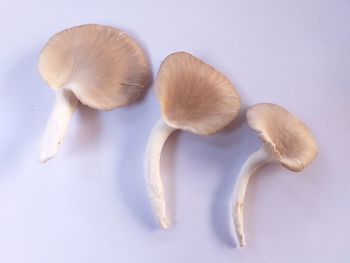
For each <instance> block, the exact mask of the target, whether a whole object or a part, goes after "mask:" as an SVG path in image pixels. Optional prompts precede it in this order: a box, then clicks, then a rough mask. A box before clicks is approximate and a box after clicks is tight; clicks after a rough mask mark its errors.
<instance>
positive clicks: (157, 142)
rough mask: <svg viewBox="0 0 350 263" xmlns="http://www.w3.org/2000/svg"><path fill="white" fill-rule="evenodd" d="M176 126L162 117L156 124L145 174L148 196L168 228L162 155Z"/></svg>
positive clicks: (157, 216)
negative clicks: (162, 174)
mask: <svg viewBox="0 0 350 263" xmlns="http://www.w3.org/2000/svg"><path fill="white" fill-rule="evenodd" d="M175 130H176V129H175V128H172V127H170V126H169V125H167V124H166V123H165V122H164V121H163V119H160V120H159V121H158V122H157V124H156V125H155V126H154V128H153V130H152V133H151V136H150V138H149V141H148V145H147V149H146V156H145V175H146V183H147V188H148V196H149V199H150V202H151V205H152V208H153V211H154V213H155V216H156V219H157V221H158V223H159V225H160V226H161V227H162V228H164V229H167V228H168V227H169V226H170V224H169V220H168V217H167V212H166V202H165V196H164V190H163V183H162V179H161V177H160V155H161V152H162V149H163V145H164V143H165V141H166V140H167V138H168V137H169V135H170V134H171V133H172V132H173V131H175Z"/></svg>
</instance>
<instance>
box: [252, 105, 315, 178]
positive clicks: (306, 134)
mask: <svg viewBox="0 0 350 263" xmlns="http://www.w3.org/2000/svg"><path fill="white" fill-rule="evenodd" d="M246 117H247V122H248V124H249V126H250V127H251V128H252V129H253V130H255V131H256V132H258V135H259V137H260V138H261V140H262V141H263V142H264V143H265V144H267V145H268V146H270V147H269V148H270V149H272V151H273V153H274V154H275V156H276V157H277V159H278V160H279V161H280V162H281V164H282V165H283V166H284V167H286V168H287V169H289V170H291V171H294V172H300V171H301V170H303V169H304V168H305V167H306V166H307V165H309V164H310V163H311V162H312V161H313V160H314V159H315V157H316V155H317V151H318V147H317V144H316V141H315V139H314V138H313V136H312V134H311V132H310V130H309V129H308V128H307V126H306V125H305V124H304V123H303V122H301V121H300V120H299V119H297V118H296V117H294V116H293V115H292V114H291V113H289V112H288V111H287V110H286V109H284V108H282V107H281V106H278V105H276V104H271V103H261V104H257V105H255V106H253V107H251V108H250V109H249V110H248V111H247V113H246Z"/></svg>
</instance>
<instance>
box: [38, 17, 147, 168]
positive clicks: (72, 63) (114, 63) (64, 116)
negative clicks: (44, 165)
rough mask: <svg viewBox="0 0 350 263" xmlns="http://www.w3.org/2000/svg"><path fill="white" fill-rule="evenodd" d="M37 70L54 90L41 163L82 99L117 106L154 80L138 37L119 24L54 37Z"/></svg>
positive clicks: (52, 151) (87, 27) (133, 98)
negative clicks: (132, 36)
mask: <svg viewBox="0 0 350 263" xmlns="http://www.w3.org/2000/svg"><path fill="white" fill-rule="evenodd" d="M38 68H39V72H40V74H41V76H42V78H43V79H44V80H45V81H46V82H47V84H48V85H49V86H50V87H51V88H52V89H53V90H54V92H55V94H56V101H55V105H54V107H53V110H52V113H51V115H50V118H49V120H48V123H47V126H46V129H45V132H44V135H43V137H42V139H41V142H40V149H39V161H40V162H46V161H48V160H49V159H51V158H53V157H54V156H55V155H56V153H57V151H58V148H59V146H60V145H61V144H62V142H63V138H64V135H65V133H66V131H67V127H68V124H69V120H70V119H71V116H72V114H73V112H74V111H75V109H76V107H77V103H78V101H80V102H81V103H83V104H85V105H87V106H89V107H91V108H94V109H97V110H113V109H116V108H119V107H123V106H126V105H129V104H131V103H133V102H134V101H136V100H137V99H138V98H139V97H140V95H141V94H142V92H143V91H144V90H145V88H146V87H147V85H148V82H149V80H150V69H149V65H148V61H147V59H146V57H145V54H144V52H143V50H142V49H141V48H140V46H138V45H137V44H136V43H135V41H134V40H132V39H131V38H130V37H129V36H128V35H127V34H125V33H124V32H122V31H120V30H118V29H116V28H112V27H109V26H102V25H93V24H91V25H81V26H77V27H73V28H70V29H66V30H64V31H62V32H59V33H57V34H55V35H54V36H52V37H51V38H50V40H49V41H48V43H47V44H46V46H45V47H44V48H43V50H42V51H41V54H40V57H39V65H38Z"/></svg>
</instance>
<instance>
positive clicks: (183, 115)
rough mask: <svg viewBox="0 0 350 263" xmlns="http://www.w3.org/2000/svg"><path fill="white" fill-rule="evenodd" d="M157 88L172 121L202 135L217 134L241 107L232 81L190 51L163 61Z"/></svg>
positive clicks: (168, 120)
mask: <svg viewBox="0 0 350 263" xmlns="http://www.w3.org/2000/svg"><path fill="white" fill-rule="evenodd" d="M156 92H157V95H158V98H159V101H160V105H161V109H162V113H163V116H164V120H165V122H166V123H167V124H168V125H170V126H172V127H174V128H179V129H183V130H189V131H192V132H194V133H197V134H200V135H210V134H214V133H216V132H217V131H219V130H221V129H222V128H224V127H225V126H227V125H228V124H229V123H230V122H231V121H232V120H233V119H234V118H235V117H236V115H237V113H238V111H239V108H240V101H239V96H238V94H237V92H236V91H235V89H234V87H233V86H232V84H231V83H230V81H229V80H228V79H227V78H226V77H225V76H224V75H222V74H221V73H220V72H218V71H217V70H215V69H214V68H213V67H211V66H210V65H208V64H206V63H204V62H203V61H201V60H200V59H198V58H196V57H194V56H192V55H191V54H189V53H186V52H177V53H173V54H171V55H169V56H168V57H167V58H166V59H165V60H164V61H163V63H162V64H161V67H160V69H159V72H158V76H157V81H156Z"/></svg>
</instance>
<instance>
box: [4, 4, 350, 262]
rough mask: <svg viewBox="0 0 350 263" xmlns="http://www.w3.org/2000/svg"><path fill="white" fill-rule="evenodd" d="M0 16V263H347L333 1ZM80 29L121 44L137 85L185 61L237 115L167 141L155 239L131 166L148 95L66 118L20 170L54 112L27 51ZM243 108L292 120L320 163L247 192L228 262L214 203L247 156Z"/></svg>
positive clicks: (258, 182) (345, 29)
mask: <svg viewBox="0 0 350 263" xmlns="http://www.w3.org/2000/svg"><path fill="white" fill-rule="evenodd" d="M0 10H1V16H0V32H1V35H2V37H1V41H0V105H1V111H0V120H1V127H0V135H1V136H0V262H3V263H12V262H16V263H17V262H21V263H22V262H25V263H34V262H35V263H47V262H50V263H56V262H57V263H58V262H63V263H71V262H84V263H88V262H91V263H92V262H93V263H95V262H153V263H157V262H169V263H172V262H176V263H178V262H291V263H292V262H299V263H300V262H350V223H349V222H350V190H349V186H350V173H349V166H350V161H349V158H350V150H349V149H350V132H349V129H350V103H349V102H350V101H349V100H350V88H349V85H350V2H349V1H344V0H343V1H341V0H329V1H320V0H317V1H316V0H315V1H304V0H300V1H278V0H276V1H253V0H249V1H188V0H186V1H185V0H182V1H172V2H170V1H155V0H154V1H148V2H146V1H142V2H141V1H115V0H109V1H88V0H84V1H83V0H78V1H59V0H56V1H46V0H31V1H19V0H11V1H4V0H1V3H0ZM84 23H100V24H106V25H110V26H115V27H118V28H120V29H122V30H125V31H126V32H127V33H129V34H130V35H131V36H133V37H134V38H135V39H136V40H138V42H139V43H140V44H141V45H142V46H143V47H144V48H145V50H146V51H147V53H148V56H149V59H150V61H151V65H152V69H153V76H155V74H156V72H157V70H158V67H159V65H160V63H161V61H162V60H163V59H164V58H165V57H166V56H167V55H168V54H170V53H172V52H175V51H181V50H185V51H188V52H191V53H192V54H194V55H196V56H198V57H200V58H201V59H203V60H205V61H206V62H208V63H209V64H212V65H213V66H214V67H216V68H217V69H218V70H220V71H221V72H222V73H224V74H225V75H226V76H227V77H228V78H229V79H230V80H231V81H232V82H233V83H234V85H235V86H236V88H237V91H238V92H239V94H240V96H241V100H242V103H243V105H242V111H241V112H242V113H241V116H240V117H239V118H238V120H237V121H236V122H235V123H234V124H233V125H231V126H230V127H229V128H228V129H226V130H225V131H224V132H222V133H220V134H218V135H216V136H212V137H200V136H196V135H193V134H189V133H185V132H178V133H175V135H173V136H172V137H171V138H170V139H169V141H168V142H167V144H166V147H165V148H164V152H163V156H162V166H161V168H162V175H163V177H164V180H165V181H166V184H167V187H166V190H167V198H168V202H169V204H170V213H171V217H172V221H173V224H174V226H173V228H172V229H171V230H169V231H162V230H159V229H157V227H156V225H155V223H154V220H153V217H152V213H151V209H150V206H149V203H148V200H147V194H146V188H145V182H144V177H143V169H142V162H143V155H144V151H145V146H146V143H147V139H148V136H149V134H150V131H151V129H152V127H153V125H154V124H155V123H156V121H157V119H158V118H159V117H160V111H159V104H158V101H157V99H156V97H155V93H154V88H153V86H151V87H150V90H149V92H148V93H147V95H146V97H145V98H144V100H142V101H140V102H139V103H137V104H134V105H132V106H130V107H127V108H124V109H119V110H115V111H111V112H97V111H95V110H92V109H89V108H86V107H80V109H79V110H78V111H77V112H76V113H75V115H74V117H73V119H72V121H71V125H70V129H69V132H68V134H67V137H66V140H65V142H64V144H63V146H62V148H61V150H60V152H59V154H58V156H57V158H56V159H54V160H52V161H50V162H49V163H48V164H46V165H43V164H38V163H37V162H36V154H37V143H38V140H39V138H40V135H41V134H42V132H43V130H44V127H45V123H46V120H47V118H48V116H49V113H50V110H51V107H52V105H53V101H54V94H53V92H52V91H51V90H50V88H49V87H47V85H46V84H45V83H44V82H43V81H42V80H41V78H40V76H39V74H38V72H37V62H38V54H39V52H40V50H41V48H42V47H43V45H44V44H45V43H46V41H47V40H48V39H49V37H50V36H51V35H53V34H54V33H56V32H58V31H60V30H62V29H65V28H67V27H71V26H75V25H79V24H84ZM259 102H273V103H278V104H280V105H282V106H284V107H285V108H287V109H288V110H290V111H291V112H292V113H293V114H295V115H296V116H298V117H299V118H300V119H302V120H303V121H304V122H305V123H307V124H308V126H309V127H310V129H311V130H312V131H313V133H314V135H315V138H316V139H317V141H318V144H319V148H320V152H319V155H318V157H317V159H316V160H315V161H314V162H313V163H312V164H311V165H310V166H309V167H308V168H307V169H305V170H304V171H303V172H302V173H300V174H295V173H291V172H289V171H287V170H285V169H284V168H282V167H277V166H268V167H266V168H264V169H262V170H261V171H260V172H259V173H258V174H257V175H256V176H255V177H254V178H253V179H252V181H251V183H250V185H249V189H248V194H247V199H246V208H245V214H246V217H245V225H246V236H247V244H248V246H247V247H246V248H245V249H240V248H238V247H235V244H234V242H233V241H232V238H231V235H230V216H229V200H230V194H231V191H232V188H233V185H234V181H235V176H236V175H237V173H238V171H239V169H240V166H241V165H242V163H243V162H244V160H245V158H247V157H248V155H249V154H250V153H252V152H253V151H255V150H256V149H257V148H258V147H259V144H260V142H259V140H258V139H257V138H256V136H255V134H254V133H253V132H252V131H251V130H250V129H249V128H248V127H247V125H246V124H245V123H244V111H245V110H246V109H247V107H248V106H249V105H253V104H255V103H259Z"/></svg>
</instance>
